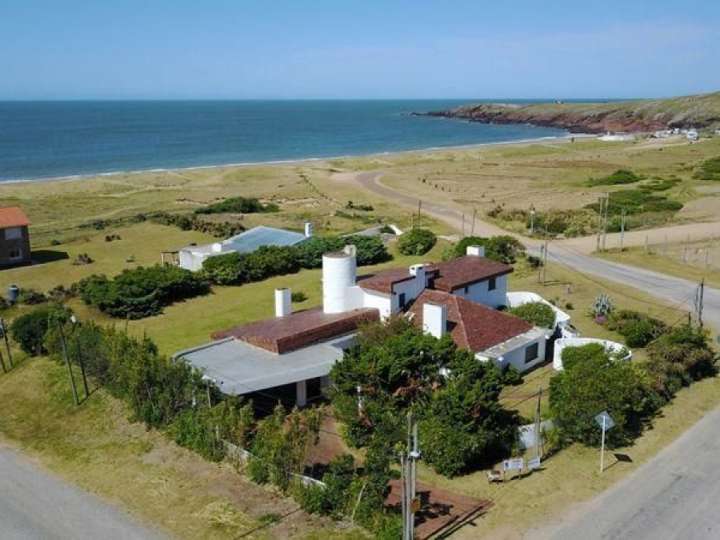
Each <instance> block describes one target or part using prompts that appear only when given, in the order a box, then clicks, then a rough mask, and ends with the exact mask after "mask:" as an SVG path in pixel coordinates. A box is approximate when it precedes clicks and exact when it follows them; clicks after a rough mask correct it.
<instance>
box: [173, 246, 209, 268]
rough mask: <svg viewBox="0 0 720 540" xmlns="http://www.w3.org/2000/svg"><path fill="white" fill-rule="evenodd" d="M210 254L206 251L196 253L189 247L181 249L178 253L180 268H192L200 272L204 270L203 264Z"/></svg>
mask: <svg viewBox="0 0 720 540" xmlns="http://www.w3.org/2000/svg"><path fill="white" fill-rule="evenodd" d="M207 257H208V254H206V253H195V252H193V251H192V250H189V249H181V250H180V252H179V253H178V259H179V264H180V268H185V270H190V271H191V272H198V271H199V270H202V265H203V262H204V261H205V259H207Z"/></svg>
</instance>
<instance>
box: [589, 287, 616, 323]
mask: <svg viewBox="0 0 720 540" xmlns="http://www.w3.org/2000/svg"><path fill="white" fill-rule="evenodd" d="M614 309H615V306H614V304H613V301H612V299H611V298H610V297H609V296H608V295H607V294H604V293H603V294H599V295H597V296H596V297H595V301H594V302H593V304H592V306H590V315H592V317H593V318H594V319H595V322H597V323H599V324H604V323H605V322H607V318H608V317H609V316H610V314H611V313H612V312H613V310H614Z"/></svg>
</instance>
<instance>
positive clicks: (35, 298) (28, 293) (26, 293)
mask: <svg viewBox="0 0 720 540" xmlns="http://www.w3.org/2000/svg"><path fill="white" fill-rule="evenodd" d="M17 302H18V304H26V305H28V306H34V305H37V304H43V303H45V302H47V297H46V296H45V295H44V294H43V293H41V292H40V291H36V290H35V289H21V290H20V294H18V297H17Z"/></svg>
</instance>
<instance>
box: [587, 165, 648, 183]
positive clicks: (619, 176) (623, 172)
mask: <svg viewBox="0 0 720 540" xmlns="http://www.w3.org/2000/svg"><path fill="white" fill-rule="evenodd" d="M642 178H643V177H642V176H638V175H637V174H635V173H634V172H632V171H628V170H627V169H618V170H617V171H615V172H614V173H612V174H610V175H608V176H604V177H602V178H591V179H590V180H588V185H589V186H614V185H618V184H633V183H635V182H639V181H640V180H642Z"/></svg>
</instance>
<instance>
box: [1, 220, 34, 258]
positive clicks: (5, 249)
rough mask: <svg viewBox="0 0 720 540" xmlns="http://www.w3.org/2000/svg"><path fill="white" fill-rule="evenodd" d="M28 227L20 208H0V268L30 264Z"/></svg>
mask: <svg viewBox="0 0 720 540" xmlns="http://www.w3.org/2000/svg"><path fill="white" fill-rule="evenodd" d="M29 225H30V220H29V219H28V218H27V216H26V215H25V212H23V211H22V210H21V209H20V208H18V207H16V206H11V207H7V208H0V266H17V265H21V264H30V232H29V231H28V226H29Z"/></svg>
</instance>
